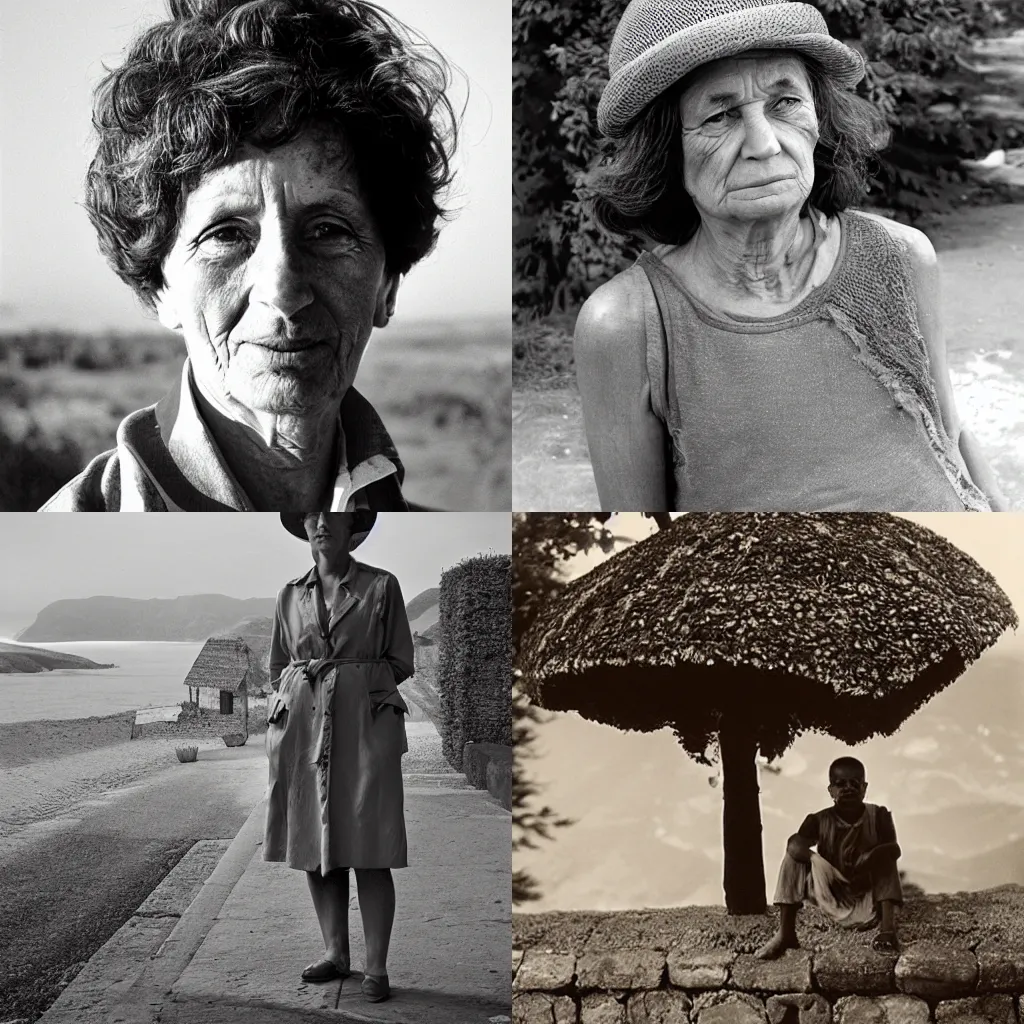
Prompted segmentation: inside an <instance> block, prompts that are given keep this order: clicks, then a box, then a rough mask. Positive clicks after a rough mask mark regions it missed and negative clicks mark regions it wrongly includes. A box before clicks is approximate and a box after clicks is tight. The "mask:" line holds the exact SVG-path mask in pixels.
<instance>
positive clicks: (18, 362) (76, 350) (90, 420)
mask: <svg viewBox="0 0 1024 1024" xmlns="http://www.w3.org/2000/svg"><path fill="white" fill-rule="evenodd" d="M511 335H512V322H511V319H510V318H508V317H504V318H497V317H494V318H479V319H474V320H456V321H453V322H451V323H439V322H430V321H425V322H421V323H413V324H410V325H404V326H403V325H402V324H401V322H400V320H396V321H395V322H394V324H393V325H392V326H390V327H388V329H387V331H386V332H377V333H376V334H375V335H374V337H373V339H372V340H371V342H370V348H369V350H368V351H367V354H366V357H365V358H364V360H363V365H362V367H361V369H360V372H359V378H358V380H357V382H356V386H357V388H358V389H359V390H360V391H361V392H362V393H363V394H364V395H366V397H367V398H369V399H370V401H372V402H373V403H374V405H375V406H376V407H377V411H378V412H379V413H380V415H381V417H382V419H383V420H384V423H385V424H386V426H387V427H388V430H389V431H390V432H391V436H392V437H393V438H394V441H395V444H396V446H397V447H398V451H399V454H400V455H401V456H402V459H403V461H404V462H405V465H406V469H407V475H406V486H405V493H406V496H407V497H408V498H409V499H410V500H412V501H414V502H416V503H417V504H424V505H428V506H431V507H434V508H443V509H478V510H483V509H507V508H509V507H510V504H509V503H510V500H511V497H510V480H509V464H510V460H511V451H510V449H511V440H510V435H509V430H510V426H509V424H510V418H511V388H512V383H511ZM184 357H185V346H184V343H183V342H182V341H181V339H180V338H178V337H177V335H174V334H171V333H170V332H167V331H153V332H136V333H129V332H114V331H109V332H97V333H93V334H79V333H75V332H72V331H67V330H26V331H19V332H10V333H6V334H0V467H3V471H2V473H0V511H4V512H33V511H35V510H36V509H37V508H39V506H40V505H41V504H42V503H43V502H44V501H46V499H47V498H49V497H50V495H52V494H53V493H54V492H55V491H56V490H57V489H58V488H59V487H60V486H61V485H62V484H64V483H66V482H67V481H68V480H69V479H71V477H72V476H74V475H75V474H76V473H77V472H78V471H79V470H80V469H82V468H83V467H84V466H85V464H86V463H87V462H88V461H89V459H91V458H92V457H93V456H94V455H97V454H98V453H99V452H102V451H106V450H107V449H109V448H112V447H113V446H114V434H115V431H116V429H117V425H118V423H119V422H120V421H121V420H122V419H123V418H124V417H125V416H126V415H127V414H128V413H130V412H132V411H133V410H135V409H141V408H143V407H144V406H147V405H151V404H153V403H154V402H156V401H158V400H159V399H160V398H161V397H162V396H163V395H164V394H165V393H166V392H167V390H168V389H169V388H170V387H171V386H172V385H173V383H174V382H175V380H177V378H178V376H179V374H180V372H181V365H182V361H183V360H184Z"/></svg>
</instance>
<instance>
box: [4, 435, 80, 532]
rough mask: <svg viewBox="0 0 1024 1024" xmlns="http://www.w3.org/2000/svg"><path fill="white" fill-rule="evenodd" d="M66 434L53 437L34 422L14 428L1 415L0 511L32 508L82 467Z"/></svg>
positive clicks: (78, 455) (78, 453)
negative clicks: (25, 426)
mask: <svg viewBox="0 0 1024 1024" xmlns="http://www.w3.org/2000/svg"><path fill="white" fill-rule="evenodd" d="M82 465H83V459H82V451H81V449H80V448H79V446H78V444H77V443H76V442H75V441H73V440H71V438H69V437H52V436H50V435H49V434H47V433H46V432H45V431H43V430H42V429H41V428H40V427H39V425H38V424H37V423H35V422H34V421H30V422H29V424H28V426H27V429H24V430H16V429H14V427H13V426H12V425H10V424H8V423H6V422H5V421H4V420H3V419H2V418H0V466H2V467H3V472H2V473H0V511H2V512H35V511H36V509H38V508H39V506H40V505H42V504H43V502H44V501H46V500H47V499H48V498H50V497H51V496H52V495H53V494H54V493H56V491H57V490H58V489H59V488H60V487H62V486H63V485H64V484H66V483H67V482H68V481H69V480H70V479H71V478H72V477H73V476H74V475H75V474H76V473H78V471H79V470H80V469H81V468H82Z"/></svg>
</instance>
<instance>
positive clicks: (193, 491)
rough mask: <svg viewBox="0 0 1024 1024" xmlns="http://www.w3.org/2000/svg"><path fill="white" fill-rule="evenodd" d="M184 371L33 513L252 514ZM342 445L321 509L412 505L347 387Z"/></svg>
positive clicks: (398, 470)
mask: <svg viewBox="0 0 1024 1024" xmlns="http://www.w3.org/2000/svg"><path fill="white" fill-rule="evenodd" d="M195 386H196V385H195V381H194V380H193V379H192V369H191V365H190V363H189V360H188V359H186V360H185V363H184V366H183V367H182V372H181V377H180V378H179V379H178V381H176V383H175V385H174V387H173V388H172V389H171V390H170V391H169V392H168V393H167V395H165V396H164V397H163V398H162V399H161V400H160V401H159V402H157V403H156V405H151V406H148V407H147V408H145V409H139V410H137V411H136V412H133V413H130V414H129V415H128V416H126V417H125V418H124V419H123V420H122V421H121V424H120V426H119V427H118V428H117V447H116V448H112V449H111V450H110V451H106V452H102V453H101V454H100V455H97V456H96V457H95V458H94V459H93V460H92V461H91V462H90V463H89V465H88V466H86V467H85V469H83V470H82V472H81V473H79V474H78V476H76V477H75V478H74V479H73V480H70V481H69V482H68V483H66V484H65V485H64V486H63V487H62V488H61V489H60V490H59V491H58V492H57V493H56V494H55V495H54V496H53V497H52V498H50V499H49V501H47V502H46V504H45V505H43V507H42V508H41V509H40V510H39V511H40V512H252V511H255V510H254V508H253V505H252V501H251V499H250V498H249V496H248V495H247V494H246V493H245V491H244V490H243V488H242V486H241V484H240V483H239V482H238V481H237V480H236V479H235V477H234V475H233V474H232V473H231V471H230V469H228V466H227V464H226V462H225V461H224V458H223V456H222V454H221V452H220V449H219V448H218V447H217V442H216V440H215V439H214V437H213V435H212V434H211V433H210V430H209V428H208V427H207V425H206V422H205V421H204V420H203V417H202V413H201V412H200V410H199V407H198V405H197V404H196V399H195V394H194V388H195ZM339 419H340V425H341V436H342V437H343V438H344V441H345V443H344V446H343V448H344V450H343V451H342V452H341V456H340V462H339V465H338V468H337V477H336V481H335V486H334V498H333V504H332V507H331V508H330V509H325V510H324V511H332V512H333V511H346V510H348V509H353V508H369V509H373V510H375V511H377V512H407V511H410V510H411V509H416V508H417V506H411V505H410V504H409V503H408V502H407V501H406V500H405V498H404V497H403V496H402V480H403V479H404V477H405V467H404V466H403V465H402V462H401V460H400V459H399V457H398V451H397V450H396V449H395V445H394V443H393V442H392V440H391V438H390V436H389V435H388V432H387V430H386V429H385V427H384V424H383V422H382V421H381V419H380V417H379V416H378V415H377V412H376V410H375V409H374V408H373V406H372V405H371V404H370V403H369V402H368V401H367V400H366V399H365V398H364V397H363V396H362V395H361V394H359V392H358V391H356V389H355V388H349V389H348V391H347V392H346V393H345V397H344V398H343V399H342V402H341V408H340V411H339Z"/></svg>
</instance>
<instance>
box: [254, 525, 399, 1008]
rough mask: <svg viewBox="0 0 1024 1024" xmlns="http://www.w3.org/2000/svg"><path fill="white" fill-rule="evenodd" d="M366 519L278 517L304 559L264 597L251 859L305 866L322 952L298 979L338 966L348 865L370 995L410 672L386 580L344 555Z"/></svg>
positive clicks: (380, 959)
mask: <svg viewBox="0 0 1024 1024" xmlns="http://www.w3.org/2000/svg"><path fill="white" fill-rule="evenodd" d="M375 519H376V513H375V512H367V511H365V510H359V511H356V512H336V513H330V512H323V513H320V514H312V515H306V516H303V515H301V514H283V515H282V516H281V520H282V522H283V523H284V525H285V527H286V528H287V529H288V530H289V531H290V532H291V533H293V534H295V535H296V536H297V537H301V538H303V539H305V540H308V542H309V545H310V548H311V549H312V552H313V562H314V565H313V568H312V569H310V571H309V572H308V573H306V575H305V576H300V577H299V578H298V579H297V580H292V581H291V583H289V584H288V585H287V586H286V587H285V588H284V589H283V590H282V591H281V593H280V594H279V595H278V598H277V613H276V615H275V618H274V633H273V640H272V643H271V649H270V678H271V681H272V685H273V686H274V688H275V690H276V693H275V695H274V696H273V697H272V698H271V700H270V702H269V705H268V709H267V753H268V755H269V758H270V786H269V790H268V805H267V824H266V836H265V839H264V844H263V857H264V860H270V861H284V862H285V863H287V864H288V866H289V867H292V868H296V869H298V870H300V871H305V872H306V878H307V880H308V882H309V891H310V894H311V895H312V897H313V905H314V907H315V908H316V915H317V918H318V920H319V922H320V931H321V933H322V935H323V940H324V947H325V952H324V956H323V957H322V958H321V959H320V960H318V961H316V962H315V963H312V964H310V965H309V966H308V967H307V968H306V969H305V970H304V971H303V972H302V977H303V980H305V981H313V982H323V981H332V980H334V979H336V978H345V977H347V976H348V975H349V974H350V973H351V970H352V966H351V961H350V959H349V943H348V872H349V868H351V869H353V870H354V871H355V875H356V886H357V888H358V892H359V910H360V913H361V914H362V918H363V931H364V933H365V936H366V969H365V973H364V976H363V982H362V989H363V993H364V994H365V996H366V997H367V999H369V1000H370V1001H371V1002H380V1001H381V1000H383V999H387V998H388V996H389V995H390V986H389V984H388V974H387V956H388V943H389V941H390V937H391V926H392V923H393V921H394V917H395V887H394V883H393V881H392V878H391V869H392V868H404V867H406V866H407V857H406V840H405V818H404V814H403V809H402V767H401V758H402V753H403V752H404V750H405V748H406V742H405V722H404V718H403V715H404V714H405V713H406V712H407V711H408V708H407V706H406V704H405V701H404V700H403V699H402V697H401V696H400V695H399V693H398V684H399V683H400V682H402V680H403V679H407V678H408V677H409V676H411V675H412V673H413V644H412V633H411V631H410V629H409V620H408V618H407V617H406V613H405V602H404V601H403V600H402V592H401V589H400V588H399V586H398V581H397V580H396V579H395V577H394V576H392V575H391V574H390V573H388V572H385V571H384V570H383V569H375V568H374V567H373V566H369V565H363V564H362V563H360V562H357V561H356V560H355V559H354V558H353V557H352V554H351V552H352V550H353V549H354V548H355V547H357V546H358V545H359V544H360V543H361V542H362V541H363V539H365V537H366V535H367V534H368V533H369V532H370V530H371V529H372V528H373V523H374V520H375Z"/></svg>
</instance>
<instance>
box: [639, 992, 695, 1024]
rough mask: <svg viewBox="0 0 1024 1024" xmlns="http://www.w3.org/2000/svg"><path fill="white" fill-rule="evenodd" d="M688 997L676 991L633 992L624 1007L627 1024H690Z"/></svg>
mask: <svg viewBox="0 0 1024 1024" xmlns="http://www.w3.org/2000/svg"><path fill="white" fill-rule="evenodd" d="M691 1005H692V1003H691V1002H690V997H689V996H688V995H687V994H686V993H685V992H680V991H679V990H678V989H659V990H658V991H657V992H634V993H633V995H631V996H630V997H629V1003H628V1004H627V1005H626V1020H627V1021H628V1024H690V1007H691Z"/></svg>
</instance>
